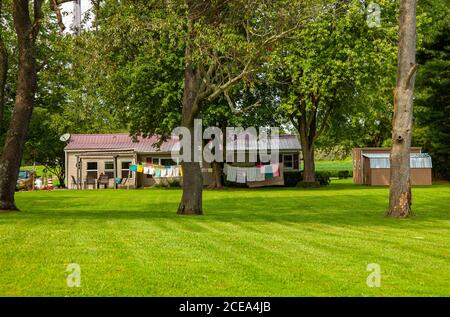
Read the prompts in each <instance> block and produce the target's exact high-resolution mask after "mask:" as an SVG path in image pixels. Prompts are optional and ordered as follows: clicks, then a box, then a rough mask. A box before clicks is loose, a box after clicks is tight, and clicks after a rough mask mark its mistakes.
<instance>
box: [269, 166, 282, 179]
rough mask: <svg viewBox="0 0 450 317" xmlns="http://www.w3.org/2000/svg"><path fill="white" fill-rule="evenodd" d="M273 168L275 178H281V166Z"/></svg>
mask: <svg viewBox="0 0 450 317" xmlns="http://www.w3.org/2000/svg"><path fill="white" fill-rule="evenodd" d="M271 166H272V173H273V177H279V176H280V165H279V164H272V165H271Z"/></svg>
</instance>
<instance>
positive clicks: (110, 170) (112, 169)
mask: <svg viewBox="0 0 450 317" xmlns="http://www.w3.org/2000/svg"><path fill="white" fill-rule="evenodd" d="M108 163H109V164H112V168H106V164H108ZM103 167H104V170H103V172H104V174H105V175H106V173H112V175H113V177H111V178H114V161H105V162H103Z"/></svg>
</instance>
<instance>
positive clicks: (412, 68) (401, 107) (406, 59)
mask: <svg viewBox="0 0 450 317" xmlns="http://www.w3.org/2000/svg"><path fill="white" fill-rule="evenodd" d="M415 55H416V0H401V1H400V29H399V44H398V71H397V85H396V88H395V91H394V117H393V129H392V149H391V180H390V193H389V211H388V213H387V215H388V216H390V217H397V218H404V217H408V216H409V215H411V199H412V196H411V181H410V150H411V134H412V107H413V93H414V82H415V73H416V68H417V65H416V58H415Z"/></svg>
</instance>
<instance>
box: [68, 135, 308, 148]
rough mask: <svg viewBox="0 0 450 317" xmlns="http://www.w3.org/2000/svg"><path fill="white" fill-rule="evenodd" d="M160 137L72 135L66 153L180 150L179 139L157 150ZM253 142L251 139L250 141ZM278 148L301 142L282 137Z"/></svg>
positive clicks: (253, 144) (247, 144) (252, 145)
mask: <svg viewBox="0 0 450 317" xmlns="http://www.w3.org/2000/svg"><path fill="white" fill-rule="evenodd" d="M249 139H250V138H248V136H247V137H246V141H245V142H242V143H245V144H242V143H240V142H237V141H234V142H237V143H238V144H237V147H236V149H237V151H243V150H250V151H252V150H257V149H258V147H257V142H252V141H249ZM159 140H160V139H159V136H151V137H148V138H143V137H138V138H137V142H133V139H132V138H131V137H130V135H129V134H127V133H114V134H72V135H71V137H70V140H69V143H68V144H67V146H66V148H65V150H66V151H108V150H109V151H113V150H114V151H136V152H138V153H161V152H164V153H170V152H172V151H179V150H180V143H179V138H178V137H172V138H169V139H167V140H166V141H165V142H163V143H162V144H161V147H160V148H159V149H158V148H157V143H158V141H159ZM250 140H251V139H250ZM274 142H275V141H274V140H272V148H274V145H276V144H274ZM227 148H229V147H228V145H227ZM278 148H279V150H281V151H283V150H284V151H286V150H300V149H301V146H300V142H299V141H298V138H297V136H295V135H280V136H279V139H278Z"/></svg>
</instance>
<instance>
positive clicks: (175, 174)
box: [172, 166, 180, 177]
mask: <svg viewBox="0 0 450 317" xmlns="http://www.w3.org/2000/svg"><path fill="white" fill-rule="evenodd" d="M179 176H180V168H179V167H178V166H174V167H172V177H179Z"/></svg>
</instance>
